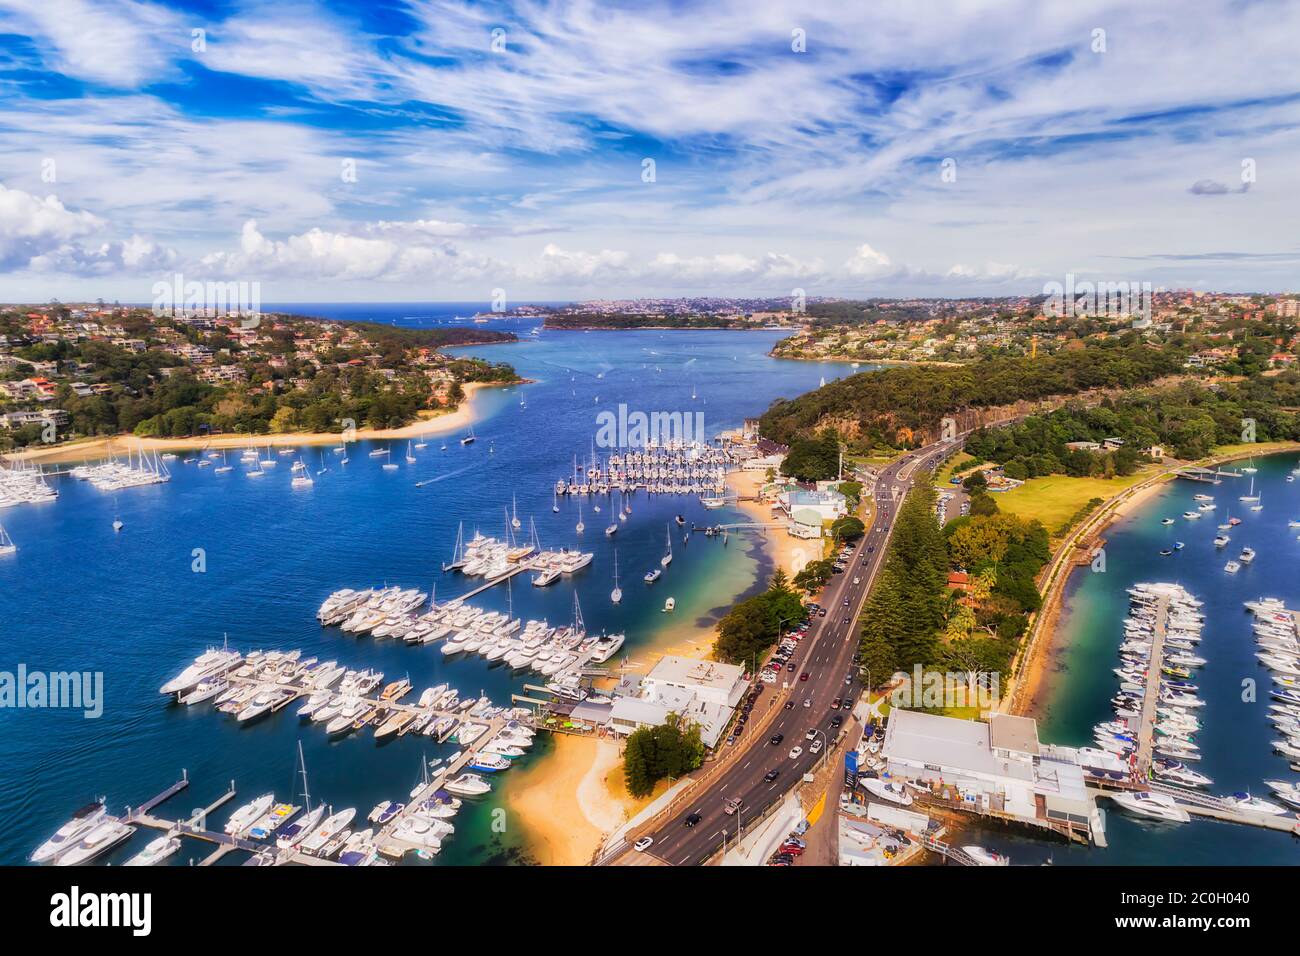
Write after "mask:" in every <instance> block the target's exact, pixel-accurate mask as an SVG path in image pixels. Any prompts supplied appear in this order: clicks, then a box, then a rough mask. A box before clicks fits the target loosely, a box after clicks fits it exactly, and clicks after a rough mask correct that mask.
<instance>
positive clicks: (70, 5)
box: [0, 0, 201, 88]
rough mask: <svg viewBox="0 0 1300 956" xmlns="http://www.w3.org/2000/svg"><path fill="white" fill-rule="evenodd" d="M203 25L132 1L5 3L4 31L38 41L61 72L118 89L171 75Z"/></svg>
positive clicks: (30, 0)
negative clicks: (195, 29) (176, 59)
mask: <svg viewBox="0 0 1300 956" xmlns="http://www.w3.org/2000/svg"><path fill="white" fill-rule="evenodd" d="M200 25H201V24H200V23H198V22H194V23H192V24H191V23H190V22H189V21H188V20H185V19H182V18H181V17H180V16H179V15H178V14H176V13H173V12H172V11H170V10H167V9H166V8H164V7H162V6H158V5H156V4H151V3H136V2H133V0H5V3H4V6H3V8H0V26H8V27H9V28H10V29H15V30H17V31H19V32H22V33H27V34H30V35H31V36H33V37H34V38H36V40H37V42H38V43H39V44H40V45H42V46H44V47H45V48H46V49H47V51H48V56H49V59H50V60H51V61H52V63H51V65H52V66H53V67H54V68H56V69H57V70H59V72H61V73H65V74H67V75H69V76H74V77H77V78H79V79H84V80H90V81H93V82H96V83H105V84H108V85H110V86H115V87H119V88H130V87H134V86H136V85H137V84H139V83H141V82H142V81H144V80H146V79H152V78H154V77H157V76H159V75H162V74H164V73H167V72H170V71H171V70H172V69H173V64H172V59H173V58H174V57H176V56H177V55H178V54H179V53H180V52H181V51H182V50H183V51H185V52H186V53H188V52H189V49H190V41H191V36H190V30H191V29H192V27H198V26H200Z"/></svg>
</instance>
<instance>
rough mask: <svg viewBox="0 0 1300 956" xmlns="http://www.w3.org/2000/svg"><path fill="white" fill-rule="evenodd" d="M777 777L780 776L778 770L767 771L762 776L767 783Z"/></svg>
mask: <svg viewBox="0 0 1300 956" xmlns="http://www.w3.org/2000/svg"><path fill="white" fill-rule="evenodd" d="M779 776H781V771H780V770H769V771H768V772H767V773H765V774H763V779H764V780H766V781H767V782H768V783H771V782H772V781H773V780H775V779H776V778H777V777H779Z"/></svg>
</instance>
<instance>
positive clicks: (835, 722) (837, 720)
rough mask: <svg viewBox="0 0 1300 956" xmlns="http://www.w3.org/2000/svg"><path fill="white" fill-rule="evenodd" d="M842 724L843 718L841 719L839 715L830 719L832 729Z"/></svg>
mask: <svg viewBox="0 0 1300 956" xmlns="http://www.w3.org/2000/svg"><path fill="white" fill-rule="evenodd" d="M842 723H844V718H843V717H841V716H840V715H839V714H836V715H835V716H834V717H832V718H831V726H832V727H838V726H839V725H840V724H842Z"/></svg>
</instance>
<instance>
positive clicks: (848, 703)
mask: <svg viewBox="0 0 1300 956" xmlns="http://www.w3.org/2000/svg"><path fill="white" fill-rule="evenodd" d="M852 709H853V698H852V697H845V698H844V699H843V700H842V701H840V710H852Z"/></svg>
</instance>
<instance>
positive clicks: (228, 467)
mask: <svg viewBox="0 0 1300 956" xmlns="http://www.w3.org/2000/svg"><path fill="white" fill-rule="evenodd" d="M212 470H213V473H214V474H218V475H224V474H225V473H226V472H228V471H232V470H234V465H232V464H230V462H228V461H226V450H225V449H224V448H223V449H221V464H219V465H218V466H217V467H216V468H214V469H212Z"/></svg>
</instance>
